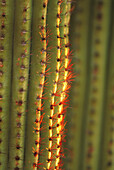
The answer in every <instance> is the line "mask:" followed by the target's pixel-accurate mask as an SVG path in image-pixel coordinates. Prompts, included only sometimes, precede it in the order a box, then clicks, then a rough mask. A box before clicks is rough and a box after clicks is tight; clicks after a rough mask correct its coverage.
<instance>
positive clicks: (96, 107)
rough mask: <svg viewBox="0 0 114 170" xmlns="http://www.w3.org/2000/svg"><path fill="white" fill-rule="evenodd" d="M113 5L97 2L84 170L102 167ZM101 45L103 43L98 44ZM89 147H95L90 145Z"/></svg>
mask: <svg viewBox="0 0 114 170" xmlns="http://www.w3.org/2000/svg"><path fill="white" fill-rule="evenodd" d="M110 2H111V1H110ZM110 2H107V0H104V1H103V5H102V6H101V7H100V8H99V1H98V0H96V1H95V4H94V17H93V18H94V19H93V32H92V48H91V68H90V69H91V75H90V88H89V90H88V93H89V99H88V108H87V112H86V113H87V114H86V116H87V122H86V128H85V143H84V160H83V161H84V162H83V169H84V170H85V169H87V167H90V168H92V169H93V170H96V169H98V167H99V149H100V142H101V138H100V136H101V132H102V121H103V113H104V110H103V108H104V98H105V78H106V68H107V65H106V63H107V57H108V55H107V54H108V46H107V43H109V25H110V21H111V20H110V15H111V12H110V6H111V3H110ZM98 26H99V27H101V29H102V31H101V30H97V29H96V27H98ZM98 41H99V42H100V43H97V42H98ZM94 88H96V89H97V91H96V92H94V91H93V89H94ZM88 143H91V144H90V145H89V144H88Z"/></svg>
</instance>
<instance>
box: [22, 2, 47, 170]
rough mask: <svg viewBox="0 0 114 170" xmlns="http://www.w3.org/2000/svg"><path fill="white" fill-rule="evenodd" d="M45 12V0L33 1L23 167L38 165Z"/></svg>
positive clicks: (43, 70) (44, 52)
mask: <svg viewBox="0 0 114 170" xmlns="http://www.w3.org/2000/svg"><path fill="white" fill-rule="evenodd" d="M46 13H47V0H45V1H37V0H34V1H33V17H32V19H33V22H32V47H31V71H30V82H29V95H28V114H27V134H26V147H25V167H24V169H27V170H29V169H32V168H33V169H35V170H37V168H38V167H39V166H40V161H39V156H40V154H41V150H40V146H41V143H42V139H41V131H42V130H41V123H42V118H43V114H41V111H43V88H44V82H45V75H46V71H45V69H46V53H47V52H46V50H47V49H46V48H47V47H46V39H47V38H46Z"/></svg>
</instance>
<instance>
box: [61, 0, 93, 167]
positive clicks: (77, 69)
mask: <svg viewBox="0 0 114 170" xmlns="http://www.w3.org/2000/svg"><path fill="white" fill-rule="evenodd" d="M76 2H77V4H76V3H75V1H74V3H73V6H74V10H73V13H72V15H71V22H70V41H71V44H72V46H71V49H72V55H73V56H74V57H73V60H72V63H73V71H74V73H76V78H75V80H74V81H73V83H72V88H71V91H70V94H69V99H70V106H72V107H70V108H68V110H67V115H66V121H67V125H66V129H67V135H66V142H65V146H64V148H65V158H64V159H63V162H64V161H65V162H66V161H68V162H69V163H68V165H67V164H65V163H64V165H63V167H64V168H65V170H67V169H68V170H70V169H71V170H74V169H80V168H81V167H80V166H81V165H82V162H81V161H80V160H81V157H82V152H83V135H82V134H83V131H84V129H85V123H84V122H85V119H86V116H85V114H84V111H85V107H86V105H87V103H86V100H87V94H86V93H87V91H88V81H89V68H90V64H89V63H90V60H91V59H90V48H91V45H90V44H91V37H90V36H91V27H92V23H91V17H92V10H93V8H92V3H91V1H90V0H86V1H76ZM90 9H91V10H90ZM90 14H91V16H90ZM69 113H70V114H69ZM70 129H72V130H70ZM72 138H73V139H72ZM68 146H69V147H68ZM67 148H68V149H67ZM77 153H78V154H77ZM72 155H74V156H73V157H72ZM71 159H72V161H71ZM70 162H71V163H70Z"/></svg>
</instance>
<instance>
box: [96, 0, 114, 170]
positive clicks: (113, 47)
mask: <svg viewBox="0 0 114 170" xmlns="http://www.w3.org/2000/svg"><path fill="white" fill-rule="evenodd" d="M111 5H112V7H111V12H112V16H111V20H112V21H113V19H114V12H113V6H114V2H113V1H112V4H111ZM109 34H110V43H109V50H108V61H107V63H108V64H107V65H108V66H107V77H106V85H107V86H106V98H105V107H104V113H105V114H104V122H103V129H104V132H103V134H102V140H103V142H102V143H101V159H100V163H99V164H100V165H99V167H100V169H101V170H104V169H107V170H113V169H114V79H113V75H114V22H111V24H110V31H109ZM102 151H103V152H102Z"/></svg>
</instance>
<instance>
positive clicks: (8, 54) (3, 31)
mask: <svg viewBox="0 0 114 170" xmlns="http://www.w3.org/2000/svg"><path fill="white" fill-rule="evenodd" d="M13 12H14V10H13V0H10V1H6V2H3V1H2V0H0V169H1V170H6V169H7V165H8V154H7V153H8V132H9V126H8V125H9V112H10V93H11V91H10V89H11V66H12V37H13V31H12V27H13V16H14V13H13Z"/></svg>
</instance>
